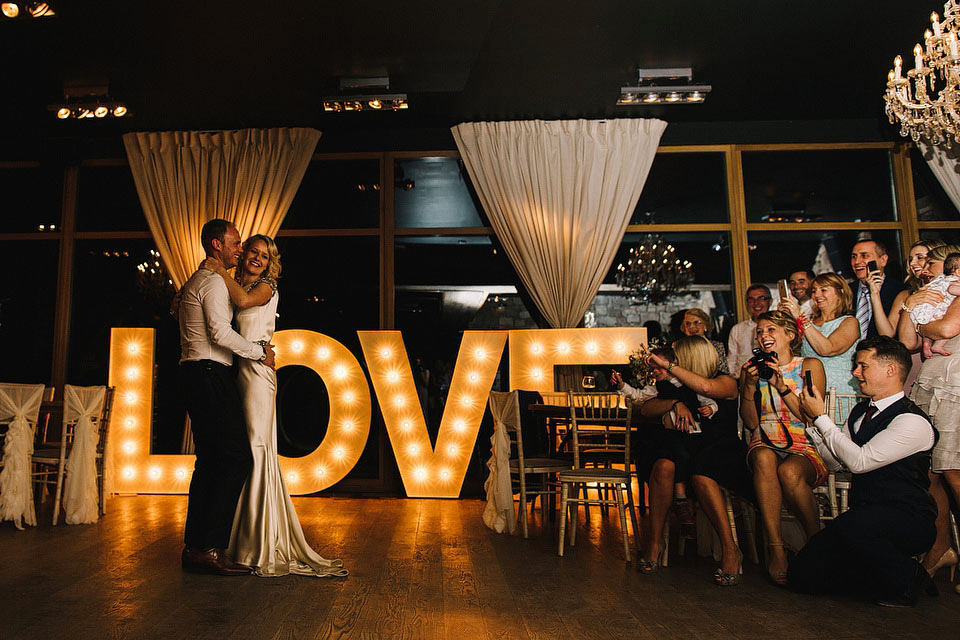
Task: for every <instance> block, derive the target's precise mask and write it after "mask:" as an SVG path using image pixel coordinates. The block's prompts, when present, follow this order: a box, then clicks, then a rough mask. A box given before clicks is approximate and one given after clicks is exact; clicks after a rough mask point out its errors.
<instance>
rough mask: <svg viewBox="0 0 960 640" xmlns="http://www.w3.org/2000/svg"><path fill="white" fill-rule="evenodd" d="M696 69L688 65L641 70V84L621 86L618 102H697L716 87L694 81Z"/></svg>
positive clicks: (626, 103)
mask: <svg viewBox="0 0 960 640" xmlns="http://www.w3.org/2000/svg"><path fill="white" fill-rule="evenodd" d="M692 80H693V70H692V69H690V68H687V67H683V68H671V69H637V86H634V87H620V99H619V100H617V104H618V105H620V106H629V105H637V104H641V102H640V100H638V97H639V96H642V98H641V100H642V104H657V103H661V102H665V103H667V104H696V103H701V102H703V101H704V100H705V99H706V94H707V93H709V92H710V90H711V89H712V87H711V86H710V85H708V84H699V85H696V84H691V82H692Z"/></svg>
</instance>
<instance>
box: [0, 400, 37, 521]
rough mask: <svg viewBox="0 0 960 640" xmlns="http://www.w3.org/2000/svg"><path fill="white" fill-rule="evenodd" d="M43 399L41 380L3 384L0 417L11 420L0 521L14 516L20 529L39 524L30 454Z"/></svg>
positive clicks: (0, 475) (1, 476)
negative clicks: (31, 478)
mask: <svg viewBox="0 0 960 640" xmlns="http://www.w3.org/2000/svg"><path fill="white" fill-rule="evenodd" d="M42 401H43V385H42V384H12V383H10V384H0V421H3V422H8V421H9V422H10V426H9V428H8V429H7V435H6V437H5V438H4V441H3V468H2V469H0V522H2V521H4V520H12V521H13V524H14V526H15V527H16V528H17V529H20V530H23V524H24V523H26V524H28V525H30V526H32V527H35V526H37V512H36V509H35V508H34V506H33V489H32V487H31V486H30V467H31V462H30V457H31V456H32V455H33V435H34V430H35V429H36V426H37V418H38V417H39V415H40V403H41V402H42Z"/></svg>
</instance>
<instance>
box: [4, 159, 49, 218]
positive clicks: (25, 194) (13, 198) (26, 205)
mask: <svg viewBox="0 0 960 640" xmlns="http://www.w3.org/2000/svg"><path fill="white" fill-rule="evenodd" d="M0 194H2V196H0V233H25V232H27V231H37V232H49V231H51V227H54V229H53V230H54V231H55V230H58V229H59V228H60V201H61V197H62V195H63V170H62V169H45V168H25V169H0Z"/></svg>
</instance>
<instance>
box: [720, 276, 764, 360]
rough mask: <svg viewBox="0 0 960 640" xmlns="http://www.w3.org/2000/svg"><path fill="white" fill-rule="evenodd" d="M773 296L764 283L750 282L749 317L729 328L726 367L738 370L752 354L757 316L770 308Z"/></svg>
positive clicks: (755, 340)
mask: <svg viewBox="0 0 960 640" xmlns="http://www.w3.org/2000/svg"><path fill="white" fill-rule="evenodd" d="M772 299H773V298H772V297H771V295H770V289H768V288H767V285H765V284H752V285H750V286H749V287H747V294H746V300H747V311H748V312H749V313H750V317H749V318H747V319H746V320H744V321H743V322H738V323H737V324H735V325H733V327H731V328H730V336H729V337H728V338H727V369H729V370H730V371H740V367H742V366H743V363H744V362H746V361H747V360H749V359H750V356H752V355H753V349H754V347H756V346H757V316H759V315H760V314H761V313H766V312H767V311H769V310H770V302H771V300H772Z"/></svg>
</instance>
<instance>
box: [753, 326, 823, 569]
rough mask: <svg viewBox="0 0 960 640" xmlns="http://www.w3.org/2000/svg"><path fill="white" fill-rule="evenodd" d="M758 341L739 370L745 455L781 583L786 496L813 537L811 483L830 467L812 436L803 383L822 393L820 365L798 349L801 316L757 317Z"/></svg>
mask: <svg viewBox="0 0 960 640" xmlns="http://www.w3.org/2000/svg"><path fill="white" fill-rule="evenodd" d="M757 341H758V343H759V344H760V347H759V349H758V350H757V351H755V354H756V355H754V357H753V358H751V359H750V360H749V361H747V363H746V364H745V365H743V369H742V370H741V374H740V417H741V418H743V424H744V426H745V427H746V428H747V429H749V430H750V432H751V435H750V441H749V445H748V447H747V450H748V453H747V460H748V462H749V464H750V467H751V468H752V469H753V486H754V489H755V490H756V493H757V506H758V507H759V508H760V516H761V518H762V520H763V527H764V530H765V531H766V535H767V542H768V560H767V571H768V572H769V574H770V578H771V579H772V580H773V581H774V582H775V583H777V584H780V585H784V584H786V581H787V556H786V552H785V551H784V549H783V537H782V534H781V531H780V509H781V506H782V504H783V502H784V501H786V503H787V506H788V507H789V508H790V511H791V512H793V514H794V515H795V516H797V519H798V520H799V521H800V525H801V526H802V527H803V530H804V532H805V533H806V535H807V537H808V538H809V537H810V536H812V535H813V534H814V533H816V532H817V531H818V530H819V529H820V522H819V516H818V511H817V502H816V498H815V497H814V495H813V488H814V487H815V486H817V485H819V484H821V483H823V481H824V480H826V478H827V468H826V466H825V465H824V463H823V460H822V459H821V458H820V455H819V454H818V453H817V450H816V448H815V447H814V445H813V443H811V442H809V441H808V440H807V434H806V431H805V430H804V419H805V418H804V414H803V412H802V411H801V410H800V398H799V397H798V396H797V394H799V393H801V390H802V389H803V388H804V386H805V384H806V381H808V380H809V381H810V382H812V384H813V386H815V387H816V388H817V389H818V390H819V391H820V393H821V394H822V393H823V390H824V385H825V376H824V371H823V365H822V364H821V363H820V361H819V360H818V359H816V358H805V357H803V356H801V355H800V347H801V344H802V342H803V339H802V338H801V337H800V331H799V329H798V327H797V323H796V321H794V319H793V318H792V317H790V315H788V314H786V313H784V312H783V311H768V312H766V313H762V314H760V315H759V316H758V317H757Z"/></svg>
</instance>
